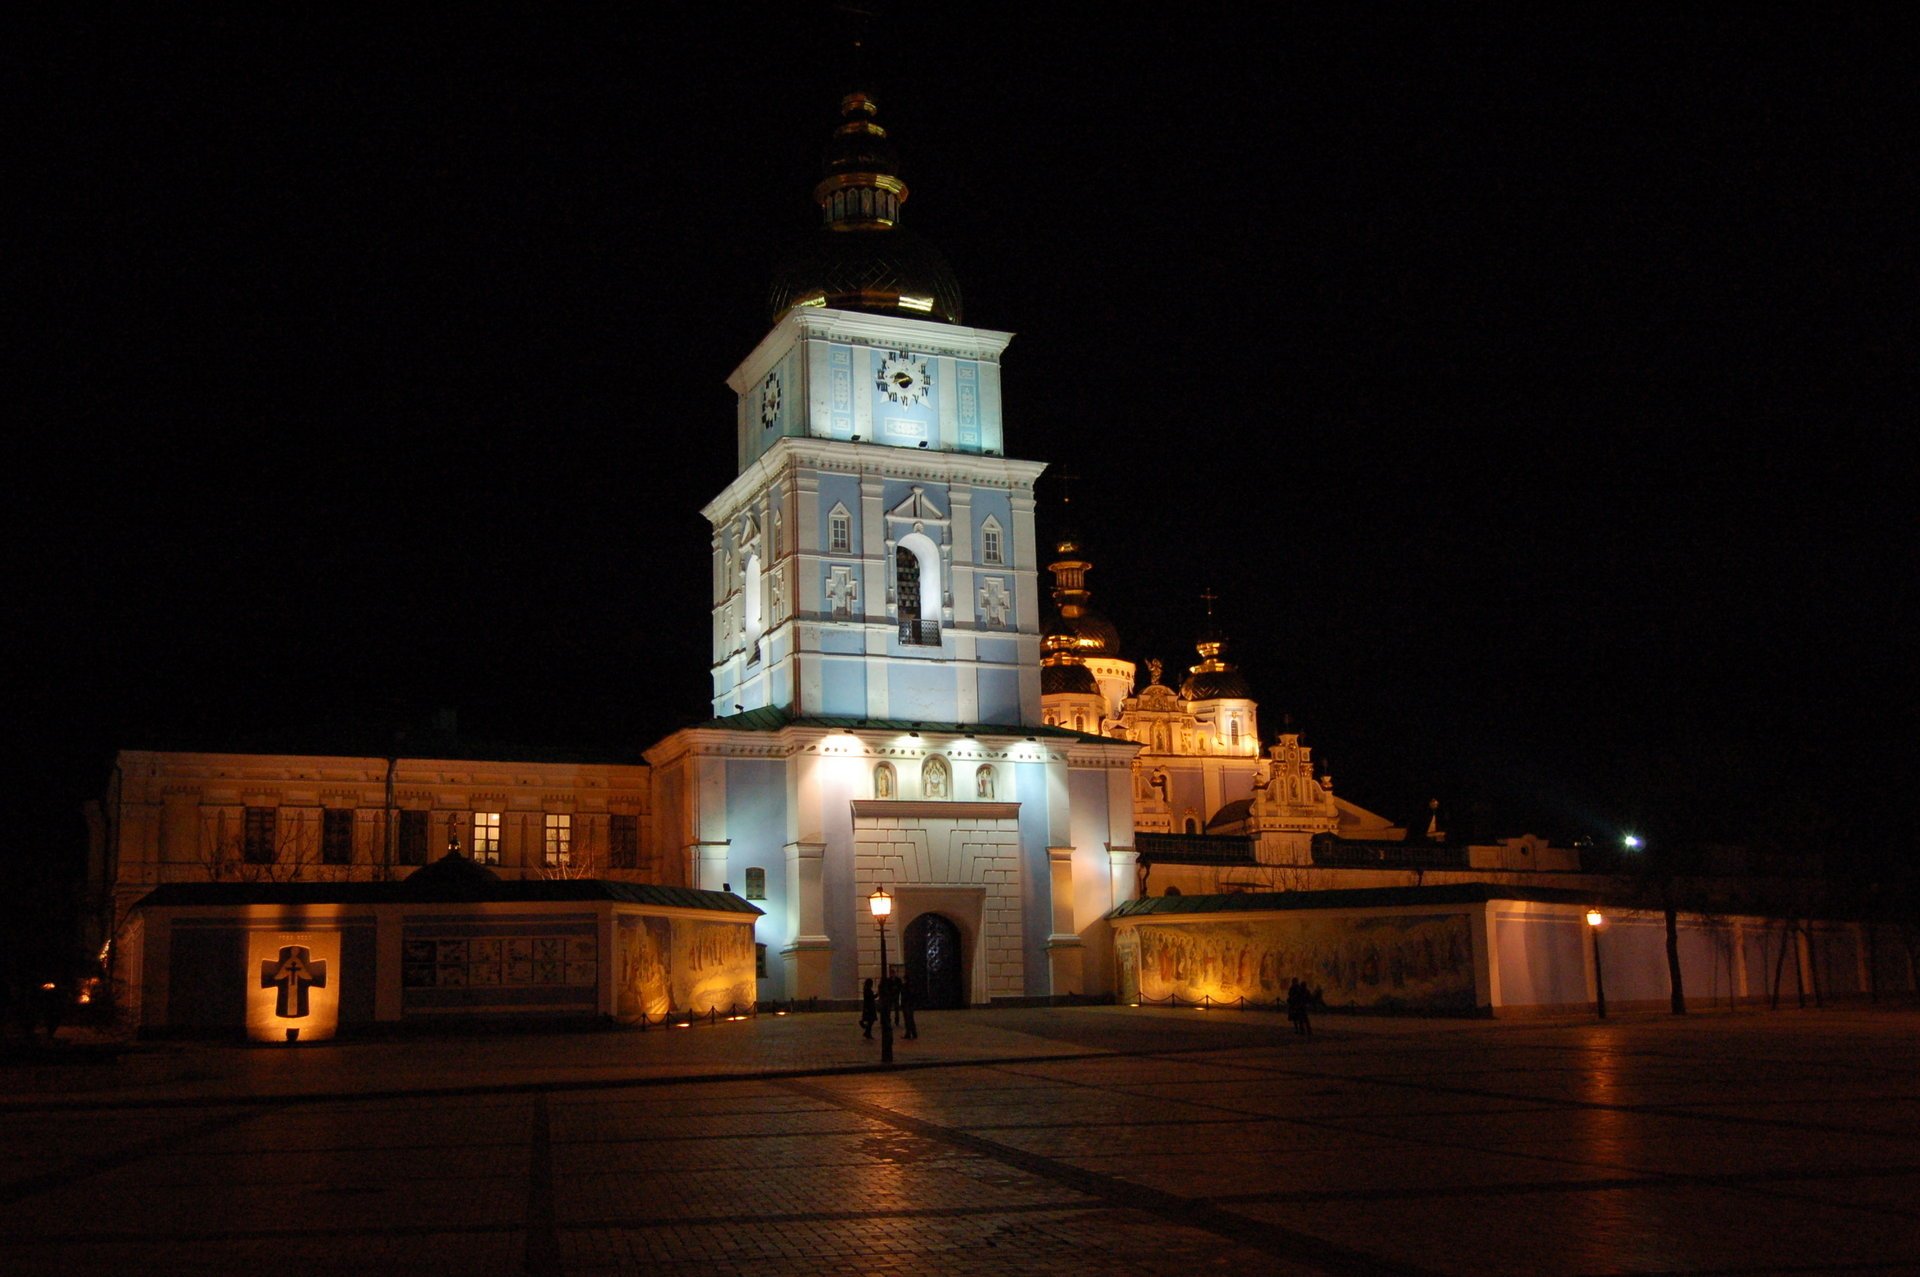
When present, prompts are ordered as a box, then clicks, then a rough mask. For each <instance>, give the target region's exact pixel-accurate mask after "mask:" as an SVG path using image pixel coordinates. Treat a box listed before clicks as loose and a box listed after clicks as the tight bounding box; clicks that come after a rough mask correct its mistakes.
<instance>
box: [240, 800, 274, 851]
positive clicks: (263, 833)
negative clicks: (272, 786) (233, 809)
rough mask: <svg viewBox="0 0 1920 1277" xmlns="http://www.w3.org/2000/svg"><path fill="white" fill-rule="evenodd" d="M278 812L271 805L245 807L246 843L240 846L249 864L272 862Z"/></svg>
mask: <svg viewBox="0 0 1920 1277" xmlns="http://www.w3.org/2000/svg"><path fill="white" fill-rule="evenodd" d="M278 815H279V813H278V812H277V811H275V810H274V809H273V808H271V807H249V808H247V828H246V843H245V845H244V846H243V847H242V854H243V855H245V857H246V860H247V863H248V864H250V865H270V864H272V863H273V862H274V859H275V857H274V851H275V847H274V845H273V833H274V826H275V824H276V823H277V822H276V821H275V819H274V818H275V817H276V816H278Z"/></svg>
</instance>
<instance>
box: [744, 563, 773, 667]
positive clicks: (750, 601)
mask: <svg viewBox="0 0 1920 1277" xmlns="http://www.w3.org/2000/svg"><path fill="white" fill-rule="evenodd" d="M742 576H743V578H744V580H743V582H742V584H741V595H742V607H743V610H744V616H745V618H746V629H747V635H746V637H747V661H748V663H749V664H751V663H752V662H754V661H757V660H759V659H760V636H761V635H762V634H765V633H766V632H767V624H766V616H765V613H764V612H763V610H762V608H761V605H760V556H759V555H758V554H749V555H747V563H746V568H745V571H744V572H743V573H742Z"/></svg>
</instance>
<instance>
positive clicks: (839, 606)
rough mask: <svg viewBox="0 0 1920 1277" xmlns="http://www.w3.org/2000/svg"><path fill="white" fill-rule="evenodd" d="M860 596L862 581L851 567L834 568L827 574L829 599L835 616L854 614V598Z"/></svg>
mask: <svg viewBox="0 0 1920 1277" xmlns="http://www.w3.org/2000/svg"><path fill="white" fill-rule="evenodd" d="M859 597H860V583H859V582H858V581H855V580H854V579H853V570H852V569H851V568H834V569H833V570H832V571H831V572H830V573H828V575H827V601H828V602H829V603H831V604H832V605H833V614H834V615H835V616H852V615H853V603H854V600H855V599H857V598H859Z"/></svg>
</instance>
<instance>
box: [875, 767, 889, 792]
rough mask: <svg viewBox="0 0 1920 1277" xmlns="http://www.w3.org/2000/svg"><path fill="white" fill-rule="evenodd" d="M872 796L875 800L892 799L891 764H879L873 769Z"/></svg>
mask: <svg viewBox="0 0 1920 1277" xmlns="http://www.w3.org/2000/svg"><path fill="white" fill-rule="evenodd" d="M873 796H874V797H875V798H891V797H893V764H892V763H881V764H880V765H879V766H878V767H876V768H874V769H873Z"/></svg>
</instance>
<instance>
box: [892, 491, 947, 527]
mask: <svg viewBox="0 0 1920 1277" xmlns="http://www.w3.org/2000/svg"><path fill="white" fill-rule="evenodd" d="M887 517H888V518H889V519H900V520H902V521H909V522H913V523H945V522H946V521H947V512H946V511H945V510H942V509H941V508H940V507H939V506H937V505H935V504H934V503H933V498H932V497H930V496H928V495H927V492H926V489H924V488H922V487H920V486H919V485H918V484H915V485H914V488H913V491H911V492H909V493H908V494H907V499H906V500H905V501H902V502H901V503H900V504H899V505H897V506H895V507H893V509H891V510H889V511H887Z"/></svg>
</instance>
